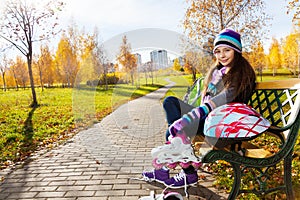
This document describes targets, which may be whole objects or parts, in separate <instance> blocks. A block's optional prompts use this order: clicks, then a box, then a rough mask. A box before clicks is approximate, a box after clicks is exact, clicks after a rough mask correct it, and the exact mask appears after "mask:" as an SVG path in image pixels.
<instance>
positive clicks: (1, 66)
mask: <svg viewBox="0 0 300 200" xmlns="http://www.w3.org/2000/svg"><path fill="white" fill-rule="evenodd" d="M8 64H9V63H8V59H7V57H6V54H4V55H3V58H2V59H1V63H0V72H1V77H2V82H3V90H4V91H6V88H7V85H6V78H5V75H6V72H7V71H8V68H9V66H8Z"/></svg>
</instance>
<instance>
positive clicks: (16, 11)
mask: <svg viewBox="0 0 300 200" xmlns="http://www.w3.org/2000/svg"><path fill="white" fill-rule="evenodd" d="M39 2H40V3H43V2H45V1H39ZM35 3H36V1H35V2H33V1H26V0H23V1H21V0H7V1H6V4H5V5H4V4H2V5H3V6H5V8H4V12H3V13H1V14H2V20H1V25H0V27H1V31H0V38H3V39H4V40H5V41H6V42H8V44H9V45H12V46H14V47H15V48H17V49H18V50H19V51H20V52H21V53H22V54H23V55H24V56H25V57H26V60H27V67H28V74H29V78H30V86H31V92H32V103H31V106H32V107H36V106H38V102H37V97H36V92H35V88H34V78H33V73H32V56H33V51H34V45H33V43H34V42H37V41H41V40H46V39H49V38H50V37H52V36H53V34H55V33H56V27H57V25H58V23H57V21H58V18H57V16H56V15H55V14H56V13H57V11H60V10H61V8H62V7H63V3H62V2H59V1H57V0H51V1H47V2H46V4H35Z"/></svg>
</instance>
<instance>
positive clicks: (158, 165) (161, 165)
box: [152, 158, 164, 169]
mask: <svg viewBox="0 0 300 200" xmlns="http://www.w3.org/2000/svg"><path fill="white" fill-rule="evenodd" d="M152 165H153V167H154V168H155V169H161V168H162V167H163V166H164V165H163V164H161V163H157V158H155V159H154V160H153V161H152Z"/></svg>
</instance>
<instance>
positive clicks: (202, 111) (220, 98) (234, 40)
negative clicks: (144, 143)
mask: <svg viewBox="0 0 300 200" xmlns="http://www.w3.org/2000/svg"><path fill="white" fill-rule="evenodd" d="M213 53H214V55H215V57H216V65H215V66H213V67H212V68H211V69H210V71H209V73H208V76H207V77H206V80H205V85H204V88H205V89H204V90H203V92H202V104H201V106H199V107H196V108H194V107H192V106H191V105H188V104H186V103H184V102H183V101H181V100H180V99H178V98H176V97H167V98H166V99H165V100H164V103H163V107H164V109H165V112H166V118H167V122H168V125H169V129H168V130H167V133H166V138H167V144H165V145H164V146H162V147H161V148H159V150H160V151H166V152H167V151H173V150H174V144H175V143H174V142H173V143H174V144H172V140H173V139H175V138H178V137H180V138H181V139H182V143H183V144H184V145H189V146H191V145H190V144H191V143H190V140H189V137H192V136H195V135H196V134H202V135H203V125H204V121H205V118H206V116H207V115H208V113H209V112H211V111H212V110H213V109H215V108H216V107H218V106H221V105H224V104H227V103H231V102H241V103H247V101H248V98H250V96H251V94H252V91H253V89H254V87H255V81H256V76H255V72H254V70H253V68H252V67H251V65H250V64H249V62H248V61H247V60H246V59H245V58H244V57H243V56H242V44H241V38H240V34H239V33H237V32H235V31H233V30H231V29H225V30H223V31H221V32H220V34H219V35H217V37H216V38H215V41H214V49H213ZM186 136H188V137H186ZM169 138H173V139H170V141H168V140H169ZM190 148H191V147H190ZM152 153H153V152H152ZM152 155H153V154H152ZM142 175H143V177H144V178H145V180H151V181H152V180H155V181H158V182H160V183H163V184H165V185H166V186H168V187H170V188H180V187H186V186H188V185H194V184H196V183H197V182H198V175H197V170H196V169H195V167H194V166H193V165H189V166H185V168H183V170H182V171H181V172H180V173H179V174H177V175H175V176H174V177H172V178H170V177H169V169H168V168H166V167H163V168H161V169H155V170H153V171H150V172H143V173H142Z"/></svg>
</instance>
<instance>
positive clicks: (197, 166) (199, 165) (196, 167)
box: [192, 162, 202, 169]
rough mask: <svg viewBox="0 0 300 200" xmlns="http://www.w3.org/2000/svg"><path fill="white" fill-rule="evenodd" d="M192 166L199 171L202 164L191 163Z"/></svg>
mask: <svg viewBox="0 0 300 200" xmlns="http://www.w3.org/2000/svg"><path fill="white" fill-rule="evenodd" d="M192 166H193V167H194V168H195V169H199V168H200V167H201V166H202V163H201V162H192Z"/></svg>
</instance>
